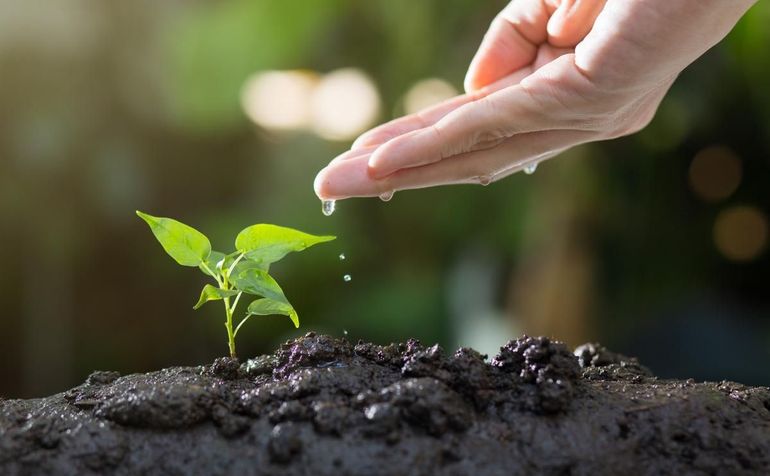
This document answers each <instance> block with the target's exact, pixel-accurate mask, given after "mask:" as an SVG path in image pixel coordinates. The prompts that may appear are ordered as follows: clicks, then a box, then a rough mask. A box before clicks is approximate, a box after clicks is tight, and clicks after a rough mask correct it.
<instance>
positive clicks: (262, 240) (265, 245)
mask: <svg viewBox="0 0 770 476" xmlns="http://www.w3.org/2000/svg"><path fill="white" fill-rule="evenodd" d="M335 238H336V237H334V236H316V235H311V234H308V233H304V232H301V231H298V230H294V229H292V228H285V227H282V226H277V225H267V224H259V225H252V226H250V227H248V228H246V229H244V230H243V231H241V232H240V233H238V236H237V237H236V238H235V248H236V249H237V250H238V251H240V252H241V253H245V254H246V256H248V258H249V259H251V260H254V261H258V262H261V263H265V264H270V263H274V262H276V261H278V260H280V259H281V258H283V257H284V256H286V255H287V254H289V253H291V252H292V251H302V250H304V249H306V248H309V247H311V246H313V245H317V244H318V243H324V242H326V241H331V240H333V239H335Z"/></svg>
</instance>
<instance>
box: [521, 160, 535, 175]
mask: <svg viewBox="0 0 770 476" xmlns="http://www.w3.org/2000/svg"><path fill="white" fill-rule="evenodd" d="M535 170H537V162H532V163H531V164H527V165H525V166H524V173H525V174H527V175H532V174H534V173H535Z"/></svg>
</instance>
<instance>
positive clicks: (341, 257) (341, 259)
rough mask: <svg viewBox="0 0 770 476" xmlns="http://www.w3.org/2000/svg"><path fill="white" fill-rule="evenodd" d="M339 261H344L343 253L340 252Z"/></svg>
mask: <svg viewBox="0 0 770 476" xmlns="http://www.w3.org/2000/svg"><path fill="white" fill-rule="evenodd" d="M340 261H345V253H340Z"/></svg>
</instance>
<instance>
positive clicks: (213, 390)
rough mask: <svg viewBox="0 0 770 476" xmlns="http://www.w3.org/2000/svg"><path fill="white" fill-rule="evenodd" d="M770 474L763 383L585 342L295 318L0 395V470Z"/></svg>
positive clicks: (767, 398)
mask: <svg viewBox="0 0 770 476" xmlns="http://www.w3.org/2000/svg"><path fill="white" fill-rule="evenodd" d="M623 473H625V474H627V475H635V474H651V475H652V474H654V475H660V474H677V475H679V474H730V475H732V474H770V389H768V388H764V387H747V386H744V385H740V384H736V383H731V382H721V383H710V382H709V383H696V382H694V381H692V380H687V381H679V380H660V379H657V378H656V377H654V376H653V375H652V374H651V373H650V372H649V371H648V370H647V369H646V368H644V367H643V366H641V365H640V364H639V363H638V362H637V361H636V360H635V359H631V358H627V357H624V356H622V355H619V354H616V353H613V352H610V351H608V350H607V349H605V348H603V347H602V346H600V345H597V344H587V345H584V346H581V347H579V348H578V349H577V350H576V351H575V352H574V353H573V352H570V351H569V350H568V349H567V348H566V347H565V346H564V345H563V344H561V343H558V342H554V341H551V340H549V339H547V338H543V337H538V338H532V337H522V338H520V339H518V340H515V341H511V342H509V343H508V344H507V345H505V346H504V347H502V348H501V349H500V352H499V354H498V355H496V356H494V357H493V358H492V359H486V356H483V355H480V354H479V353H477V352H475V351H474V350H471V349H467V348H463V349H459V350H458V351H456V352H455V353H454V354H446V353H445V352H444V351H443V350H442V349H441V348H440V347H438V346H432V347H426V346H423V345H421V344H420V343H419V342H417V341H414V340H410V341H408V342H406V343H400V344H391V345H388V346H379V345H375V344H371V343H364V342H359V343H358V344H352V343H350V342H348V341H346V340H342V339H335V338H332V337H329V336H325V335H316V334H312V333H310V334H307V335H305V336H304V337H301V338H298V339H295V340H292V341H289V342H287V343H285V344H283V345H282V346H281V347H280V348H279V349H278V350H276V351H275V353H273V354H271V355H263V356H260V357H257V358H255V359H251V360H248V361H246V362H243V363H240V362H238V361H235V360H231V359H226V358H223V359H218V360H217V361H215V362H214V363H213V364H212V365H207V366H200V367H177V368H169V369H164V370H161V371H158V372H152V373H147V374H133V375H126V376H120V375H119V374H118V373H116V372H94V373H93V374H92V375H90V376H89V377H88V379H87V380H86V381H85V382H84V383H83V384H81V385H80V386H78V387H75V388H73V389H71V390H69V391H67V392H64V393H60V394H57V395H53V396H51V397H48V398H42V399H32V400H0V474H3V475H16V474H24V475H26V474H45V475H70V474H71V475H89V474H131V475H135V474H147V475H153V474H164V475H165V474H171V475H177V474H178V475H190V474H193V475H194V474H205V475H218V474H238V475H263V474H264V475H267V474H282V475H283V474H285V475H347V474H350V475H368V476H375V475H423V474H424V475H434V474H439V475H474V474H475V475H506V476H507V475H517V474H523V475H524V474H555V475H567V474H570V475H573V474H574V475H582V474H591V475H597V474H598V475H601V474H623Z"/></svg>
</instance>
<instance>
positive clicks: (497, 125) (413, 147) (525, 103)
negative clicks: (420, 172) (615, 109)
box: [369, 86, 557, 178]
mask: <svg viewBox="0 0 770 476" xmlns="http://www.w3.org/2000/svg"><path fill="white" fill-rule="evenodd" d="M554 112H555V111H553V110H551V109H549V108H544V107H542V104H541V103H539V102H537V101H536V100H535V98H534V97H533V96H532V95H530V94H529V93H528V92H527V91H526V90H525V89H524V88H523V87H522V86H513V87H510V88H507V89H505V90H502V91H498V92H496V93H493V94H491V95H488V96H485V97H483V98H482V99H479V100H477V101H473V102H470V103H467V104H465V105H463V106H461V107H458V108H457V109H455V110H454V111H452V112H451V113H449V114H447V115H446V116H445V117H444V118H442V119H441V120H439V121H438V122H436V123H435V124H433V125H431V126H428V127H425V128H422V129H418V130H415V131H412V132H409V133H406V134H403V135H400V136H398V137H395V138H394V139H392V140H390V141H388V142H386V143H385V144H383V145H381V146H380V147H379V148H377V149H376V150H375V151H374V152H373V153H372V156H371V158H370V159H369V173H370V174H371V175H372V176H373V177H375V178H382V177H384V176H386V175H389V174H392V173H393V172H395V171H397V170H400V169H403V168H409V167H417V166H421V165H427V164H430V163H434V162H438V161H440V160H442V159H446V158H448V157H452V156H454V155H458V154H462V153H465V152H472V151H476V150H481V149H488V148H491V147H495V146H496V145H498V144H500V143H501V142H503V141H504V140H506V139H507V138H508V137H510V136H512V135H514V134H520V133H523V132H532V131H536V130H547V129H553V128H556V124H557V122H556V121H555V120H553V119H549V116H550V115H551V114H552V113H554Z"/></svg>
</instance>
